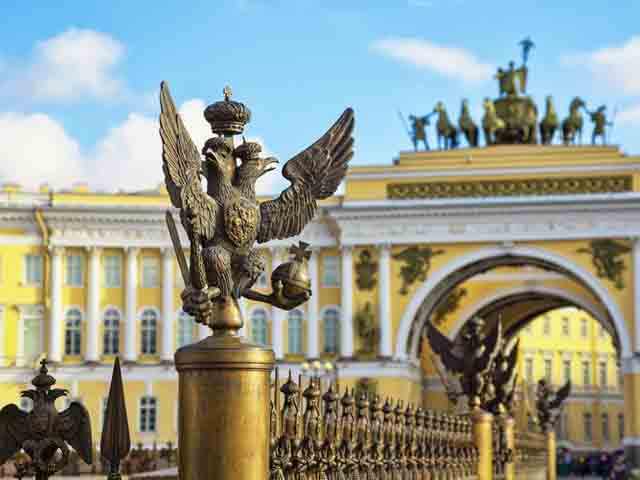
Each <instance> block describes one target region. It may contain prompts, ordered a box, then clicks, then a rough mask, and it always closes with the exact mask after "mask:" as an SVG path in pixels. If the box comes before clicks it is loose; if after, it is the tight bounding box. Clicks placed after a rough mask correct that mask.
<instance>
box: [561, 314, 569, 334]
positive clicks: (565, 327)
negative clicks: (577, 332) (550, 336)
mask: <svg viewBox="0 0 640 480" xmlns="http://www.w3.org/2000/svg"><path fill="white" fill-rule="evenodd" d="M562 335H564V336H565V337H568V336H569V319H568V318H567V317H564V318H563V319H562Z"/></svg>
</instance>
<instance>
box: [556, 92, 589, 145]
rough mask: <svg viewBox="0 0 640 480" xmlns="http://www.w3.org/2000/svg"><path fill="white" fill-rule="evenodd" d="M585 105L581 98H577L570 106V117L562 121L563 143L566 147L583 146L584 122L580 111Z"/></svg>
mask: <svg viewBox="0 0 640 480" xmlns="http://www.w3.org/2000/svg"><path fill="white" fill-rule="evenodd" d="M581 108H585V103H584V101H583V100H582V99H581V98H580V97H575V98H574V99H573V100H571V103H570V104H569V116H568V117H567V118H565V119H564V120H563V121H562V141H563V143H564V144H565V145H569V144H575V143H577V142H576V139H577V141H578V142H579V143H580V144H582V125H583V123H584V120H583V118H582V113H580V109H581Z"/></svg>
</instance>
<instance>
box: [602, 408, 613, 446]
mask: <svg viewBox="0 0 640 480" xmlns="http://www.w3.org/2000/svg"><path fill="white" fill-rule="evenodd" d="M610 440H611V436H610V435H609V414H608V413H603V414H602V441H603V442H606V443H609V441H610Z"/></svg>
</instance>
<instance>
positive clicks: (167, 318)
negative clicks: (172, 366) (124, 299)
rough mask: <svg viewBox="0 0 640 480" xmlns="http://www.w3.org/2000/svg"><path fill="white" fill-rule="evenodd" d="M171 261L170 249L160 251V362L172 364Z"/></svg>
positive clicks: (172, 310) (173, 313) (171, 251)
mask: <svg viewBox="0 0 640 480" xmlns="http://www.w3.org/2000/svg"><path fill="white" fill-rule="evenodd" d="M173 259H174V253H173V249H172V248H163V249H162V349H161V352H160V360H161V361H163V362H173V354H174V350H175V348H174V343H173V339H174V337H175V335H174V323H175V322H174V315H175V312H174V310H175V309H174V305H173V278H174V277H173Z"/></svg>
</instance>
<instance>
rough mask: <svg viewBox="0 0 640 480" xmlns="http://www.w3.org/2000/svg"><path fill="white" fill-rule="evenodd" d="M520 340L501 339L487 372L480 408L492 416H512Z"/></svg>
mask: <svg viewBox="0 0 640 480" xmlns="http://www.w3.org/2000/svg"><path fill="white" fill-rule="evenodd" d="M519 350H520V340H519V339H518V340H515V341H514V340H512V341H510V342H507V339H505V338H503V339H501V342H500V347H499V348H498V351H497V353H496V356H495V358H494V360H493V362H492V363H491V367H490V368H489V371H488V372H487V378H488V382H487V383H486V384H485V387H486V388H485V391H484V392H483V393H482V398H481V401H482V405H481V406H482V408H483V409H484V410H486V411H488V412H491V413H493V414H494V415H498V416H499V415H503V414H509V415H513V414H514V407H515V392H516V386H517V382H516V379H517V375H518V372H517V365H518V355H519V353H520V351H519Z"/></svg>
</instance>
